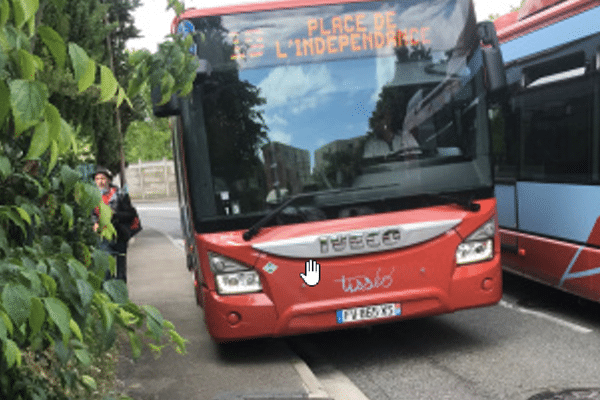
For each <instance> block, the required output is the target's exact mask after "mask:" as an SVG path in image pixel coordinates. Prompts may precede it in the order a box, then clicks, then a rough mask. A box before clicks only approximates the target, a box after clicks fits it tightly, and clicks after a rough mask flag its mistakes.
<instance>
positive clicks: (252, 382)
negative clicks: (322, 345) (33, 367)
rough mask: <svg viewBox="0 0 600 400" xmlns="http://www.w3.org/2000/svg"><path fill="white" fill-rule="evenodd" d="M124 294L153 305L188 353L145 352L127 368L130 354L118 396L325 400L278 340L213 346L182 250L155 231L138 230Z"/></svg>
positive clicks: (191, 399)
mask: <svg viewBox="0 0 600 400" xmlns="http://www.w3.org/2000/svg"><path fill="white" fill-rule="evenodd" d="M127 275H128V277H127V279H128V283H127V285H128V288H129V296H130V298H131V299H132V301H134V302H135V303H137V304H140V305H142V304H149V305H153V306H155V307H157V308H158V309H159V310H160V311H161V313H162V314H163V316H164V317H165V318H166V319H168V320H170V321H171V322H173V323H174V324H175V326H176V329H177V332H178V333H179V334H180V335H182V336H183V337H184V338H186V339H187V340H188V342H187V354H185V355H180V354H177V353H176V352H175V351H174V350H172V349H171V348H165V349H164V350H163V353H162V356H161V357H160V358H158V359H155V358H154V355H153V354H151V352H150V350H145V351H144V352H143V354H142V357H141V358H140V359H139V360H137V361H136V362H133V361H132V360H131V359H130V357H129V355H128V352H129V348H128V346H126V348H125V349H124V351H123V356H122V357H121V360H120V362H119V368H118V379H119V380H120V381H122V384H123V391H124V392H125V393H126V394H127V395H129V396H130V397H132V398H134V399H136V400H146V399H152V400H163V399H164V400H167V399H168V400H179V399H180V400H246V399H263V400H266V399H270V400H288V399H300V398H310V399H314V400H316V399H323V398H325V397H326V394H325V393H324V392H323V390H322V388H321V386H320V384H319V383H318V381H317V380H316V378H315V377H314V375H313V374H312V372H310V370H309V369H308V367H307V366H306V364H304V362H303V361H302V360H300V359H299V358H298V357H297V356H296V355H295V354H294V353H292V352H291V351H290V350H289V349H288V348H287V346H286V345H285V344H284V342H282V341H280V340H271V339H264V340H254V341H248V342H241V343H233V344H228V345H225V347H219V346H217V345H216V344H215V343H214V342H212V341H211V339H210V337H209V335H208V333H207V331H206V328H205V326H204V321H203V312H202V309H201V308H200V307H198V306H197V305H196V301H195V297H194V290H193V283H192V277H191V274H190V273H189V272H188V271H187V269H186V267H185V255H184V253H183V251H182V250H181V249H180V248H178V247H175V246H174V245H173V244H172V243H171V241H169V240H168V238H167V237H166V236H165V235H163V234H162V233H160V232H158V231H155V230H144V231H142V232H141V233H140V234H139V235H138V236H136V238H135V241H133V243H131V245H130V247H129V252H128V273H127Z"/></svg>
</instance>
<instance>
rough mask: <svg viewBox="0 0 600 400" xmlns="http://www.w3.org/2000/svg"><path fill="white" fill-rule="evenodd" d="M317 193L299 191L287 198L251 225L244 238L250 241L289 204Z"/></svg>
mask: <svg viewBox="0 0 600 400" xmlns="http://www.w3.org/2000/svg"><path fill="white" fill-rule="evenodd" d="M315 194H317V193H316V192H312V193H299V194H297V195H295V196H292V197H290V198H289V199H287V200H286V201H284V202H283V203H281V204H280V205H279V206H278V207H277V208H276V209H274V210H273V211H271V212H269V213H268V214H267V215H265V216H264V217H263V218H262V219H260V220H259V221H258V222H257V223H255V224H254V225H252V226H251V227H250V229H248V230H247V231H246V232H244V234H243V235H242V237H243V238H244V240H245V241H246V242H247V241H249V240H250V239H252V238H253V237H254V236H256V234H257V233H258V232H259V231H260V228H262V227H263V226H265V225H266V224H268V223H269V222H271V220H272V219H273V218H275V217H276V216H278V215H279V214H280V213H281V212H282V211H283V210H284V209H285V208H286V207H287V206H289V205H290V204H292V203H293V202H295V201H296V200H299V199H303V198H305V197H313V196H315Z"/></svg>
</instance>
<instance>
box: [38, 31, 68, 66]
mask: <svg viewBox="0 0 600 400" xmlns="http://www.w3.org/2000/svg"><path fill="white" fill-rule="evenodd" d="M38 34H39V35H40V38H41V39H42V42H44V44H45V45H46V47H47V48H48V50H50V54H52V57H54V61H55V62H56V65H57V66H58V67H59V68H61V69H62V68H64V66H65V61H66V59H67V46H66V45H65V41H64V40H63V38H62V37H61V36H60V35H59V34H58V33H57V32H56V31H55V30H54V29H52V28H50V27H49V26H47V25H42V26H40V27H38Z"/></svg>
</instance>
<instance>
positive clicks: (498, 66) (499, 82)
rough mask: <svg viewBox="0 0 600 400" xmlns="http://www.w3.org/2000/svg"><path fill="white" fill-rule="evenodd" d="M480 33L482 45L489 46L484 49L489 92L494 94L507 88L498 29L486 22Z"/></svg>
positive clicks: (482, 23)
mask: <svg viewBox="0 0 600 400" xmlns="http://www.w3.org/2000/svg"><path fill="white" fill-rule="evenodd" d="M478 31H479V39H480V40H481V43H483V44H484V45H487V46H488V47H484V48H483V49H482V51H483V63H484V67H485V70H486V84H487V87H488V90H489V91H490V92H492V93H494V92H499V91H501V90H502V89H504V88H505V87H506V69H505V68H504V61H502V53H501V52H500V42H499V41H498V36H496V28H495V27H494V23H493V22H491V21H485V22H481V23H479V25H478Z"/></svg>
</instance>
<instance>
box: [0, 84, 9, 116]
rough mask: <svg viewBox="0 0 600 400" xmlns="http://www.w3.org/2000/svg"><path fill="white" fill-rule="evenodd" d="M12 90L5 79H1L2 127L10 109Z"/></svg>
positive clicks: (0, 114)
mask: <svg viewBox="0 0 600 400" xmlns="http://www.w3.org/2000/svg"><path fill="white" fill-rule="evenodd" d="M9 100H10V90H9V89H8V86H6V83H4V81H0V128H2V126H3V125H4V121H5V120H6V117H7V116H8V112H9V111H10V107H9V105H10V101H9Z"/></svg>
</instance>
